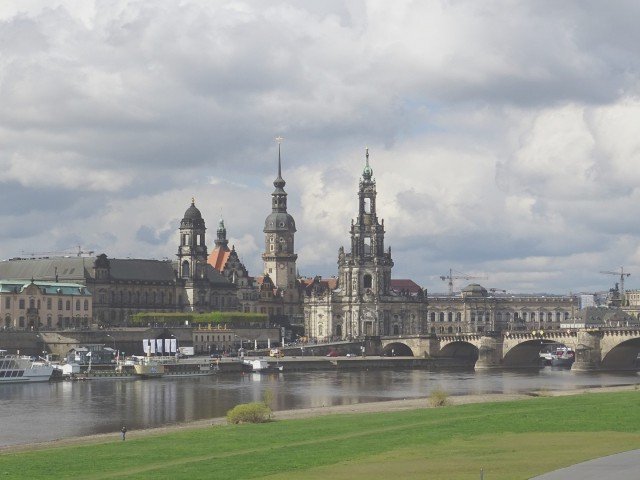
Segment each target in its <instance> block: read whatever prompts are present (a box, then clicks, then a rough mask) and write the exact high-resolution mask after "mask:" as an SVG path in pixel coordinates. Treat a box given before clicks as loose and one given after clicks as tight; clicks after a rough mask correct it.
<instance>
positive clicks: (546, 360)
mask: <svg viewBox="0 0 640 480" xmlns="http://www.w3.org/2000/svg"><path fill="white" fill-rule="evenodd" d="M575 358H576V354H575V352H574V351H573V349H571V348H569V347H567V346H566V345H557V346H554V347H553V348H550V349H546V350H544V351H541V352H540V361H541V364H542V365H543V366H550V367H563V368H570V367H571V365H573V362H574V361H575Z"/></svg>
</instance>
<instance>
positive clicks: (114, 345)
mask: <svg viewBox="0 0 640 480" xmlns="http://www.w3.org/2000/svg"><path fill="white" fill-rule="evenodd" d="M107 337H109V338H111V340H113V351H114V352H115V356H116V358H118V357H119V355H118V351H117V350H116V339H115V338H114V337H113V336H111V335H109V334H108V333H107Z"/></svg>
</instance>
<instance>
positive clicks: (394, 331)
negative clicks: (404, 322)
mask: <svg viewBox="0 0 640 480" xmlns="http://www.w3.org/2000/svg"><path fill="white" fill-rule="evenodd" d="M393 335H400V327H398V325H394V326H393Z"/></svg>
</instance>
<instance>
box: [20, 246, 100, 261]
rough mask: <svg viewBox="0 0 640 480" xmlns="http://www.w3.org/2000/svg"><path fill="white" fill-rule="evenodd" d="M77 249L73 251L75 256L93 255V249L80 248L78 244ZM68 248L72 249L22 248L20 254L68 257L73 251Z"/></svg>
mask: <svg viewBox="0 0 640 480" xmlns="http://www.w3.org/2000/svg"><path fill="white" fill-rule="evenodd" d="M77 248H78V251H77V252H75V255H76V256H77V257H81V256H83V255H87V256H89V255H93V254H94V251H93V250H82V247H81V246H80V245H78V246H77ZM69 250H72V248H67V249H65V250H60V251H52V252H25V251H24V250H22V255H28V256H29V257H31V258H37V257H50V256H53V257H70V256H71V255H73V253H71V252H69Z"/></svg>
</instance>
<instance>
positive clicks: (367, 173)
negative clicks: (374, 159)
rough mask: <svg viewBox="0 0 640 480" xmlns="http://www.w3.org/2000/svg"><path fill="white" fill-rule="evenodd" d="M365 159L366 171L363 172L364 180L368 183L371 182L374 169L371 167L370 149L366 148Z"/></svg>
mask: <svg viewBox="0 0 640 480" xmlns="http://www.w3.org/2000/svg"><path fill="white" fill-rule="evenodd" d="M365 157H366V163H365V166H364V170H363V171H362V178H363V179H364V180H366V181H370V180H371V176H372V175H373V169H372V168H371V167H370V166H369V147H367V148H365Z"/></svg>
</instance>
